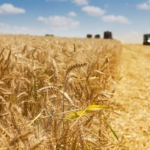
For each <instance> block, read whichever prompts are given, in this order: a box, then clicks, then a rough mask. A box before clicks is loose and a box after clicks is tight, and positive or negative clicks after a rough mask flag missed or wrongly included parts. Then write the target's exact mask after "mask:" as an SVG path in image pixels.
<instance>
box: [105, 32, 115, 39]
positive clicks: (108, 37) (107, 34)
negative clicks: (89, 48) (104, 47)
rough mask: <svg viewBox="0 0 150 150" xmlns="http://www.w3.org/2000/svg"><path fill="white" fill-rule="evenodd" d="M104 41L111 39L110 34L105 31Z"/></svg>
mask: <svg viewBox="0 0 150 150" xmlns="http://www.w3.org/2000/svg"><path fill="white" fill-rule="evenodd" d="M104 39H113V38H112V33H111V32H110V31H105V32H104Z"/></svg>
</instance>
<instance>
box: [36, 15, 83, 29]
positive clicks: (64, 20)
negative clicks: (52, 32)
mask: <svg viewBox="0 0 150 150" xmlns="http://www.w3.org/2000/svg"><path fill="white" fill-rule="evenodd" d="M38 20H39V21H41V22H43V23H44V24H46V25H49V26H50V27H52V28H53V29H60V30H66V29H69V28H74V27H78V26H79V25H80V23H79V21H76V20H73V19H72V18H69V17H65V16H50V17H42V16H40V17H38Z"/></svg>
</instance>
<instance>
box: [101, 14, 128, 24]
mask: <svg viewBox="0 0 150 150" xmlns="http://www.w3.org/2000/svg"><path fill="white" fill-rule="evenodd" d="M102 20H103V21H105V22H111V23H114V22H119V23H125V24H129V23H130V21H129V20H128V19H127V18H126V17H124V16H115V15H108V16H102Z"/></svg>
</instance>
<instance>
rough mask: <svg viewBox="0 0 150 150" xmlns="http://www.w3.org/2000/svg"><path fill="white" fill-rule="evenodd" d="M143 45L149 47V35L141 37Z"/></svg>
mask: <svg viewBox="0 0 150 150" xmlns="http://www.w3.org/2000/svg"><path fill="white" fill-rule="evenodd" d="M143 45H150V34H144V35H143Z"/></svg>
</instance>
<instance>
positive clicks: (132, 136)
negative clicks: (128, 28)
mask: <svg viewBox="0 0 150 150" xmlns="http://www.w3.org/2000/svg"><path fill="white" fill-rule="evenodd" d="M0 40H1V43H0V65H1V68H0V69H1V71H0V150H41V149H44V150H113V149H114V150H133V149H136V150H141V148H142V150H148V149H149V148H150V147H148V146H149V145H148V141H149V138H150V136H149V134H148V132H149V122H150V121H149V118H148V114H149V113H148V112H149V111H150V109H149V104H148V98H149V96H150V95H149V93H148V92H149V82H150V80H149V72H148V71H149V69H150V67H149V65H148V63H149V57H150V53H149V47H146V46H142V45H123V44H121V43H120V42H119V41H117V40H104V39H79V38H59V37H42V36H29V35H0Z"/></svg>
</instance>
